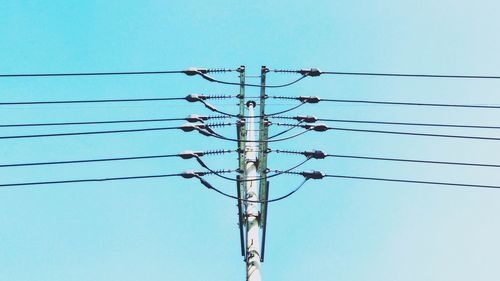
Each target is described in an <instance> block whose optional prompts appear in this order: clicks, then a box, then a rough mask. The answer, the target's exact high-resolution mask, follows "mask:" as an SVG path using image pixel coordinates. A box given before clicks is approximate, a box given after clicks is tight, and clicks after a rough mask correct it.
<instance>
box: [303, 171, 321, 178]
mask: <svg viewBox="0 0 500 281" xmlns="http://www.w3.org/2000/svg"><path fill="white" fill-rule="evenodd" d="M300 174H301V175H302V176H303V177H304V178H306V179H314V180H320V179H322V178H324V177H325V173H323V172H321V171H315V170H313V171H308V172H302V173H300Z"/></svg>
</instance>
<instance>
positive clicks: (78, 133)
mask: <svg viewBox="0 0 500 281" xmlns="http://www.w3.org/2000/svg"><path fill="white" fill-rule="evenodd" d="M174 129H180V127H162V128H144V129H128V130H110V131H92V132H74V133H58V134H40V135H19V136H0V139H22V138H41V137H63V136H80V135H97V134H116V133H132V132H147V131H165V130H174Z"/></svg>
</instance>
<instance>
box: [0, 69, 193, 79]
mask: <svg viewBox="0 0 500 281" xmlns="http://www.w3.org/2000/svg"><path fill="white" fill-rule="evenodd" d="M174 73H185V70H160V71H129V72H76V73H28V74H0V77H2V78H8V77H53V76H110V75H156V74H174Z"/></svg>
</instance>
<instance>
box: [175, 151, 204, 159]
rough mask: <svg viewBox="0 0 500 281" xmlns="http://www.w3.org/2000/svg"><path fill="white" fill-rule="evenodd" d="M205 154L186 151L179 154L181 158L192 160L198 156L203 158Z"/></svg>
mask: <svg viewBox="0 0 500 281" xmlns="http://www.w3.org/2000/svg"><path fill="white" fill-rule="evenodd" d="M203 154H204V153H203V152H201V151H196V152H195V151H191V150H186V151H183V152H181V153H179V154H177V155H178V156H179V157H181V158H182V159H191V158H193V157H196V156H198V157H199V156H203Z"/></svg>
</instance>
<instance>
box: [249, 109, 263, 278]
mask: <svg viewBox="0 0 500 281" xmlns="http://www.w3.org/2000/svg"><path fill="white" fill-rule="evenodd" d="M255 105H256V104H255V102H254V101H248V102H247V108H248V121H247V123H248V129H247V137H246V143H245V144H246V145H245V154H246V155H245V157H246V167H245V186H246V198H247V199H248V200H249V201H247V202H246V220H247V247H246V250H247V251H246V265H247V281H261V272H260V236H259V232H260V227H259V213H260V212H259V203H256V202H251V201H258V199H259V196H258V195H257V193H258V190H257V185H258V181H257V149H256V147H257V146H256V140H255V119H254V109H255Z"/></svg>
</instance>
